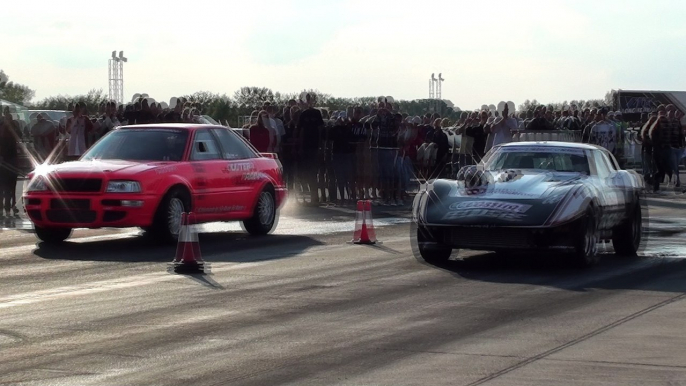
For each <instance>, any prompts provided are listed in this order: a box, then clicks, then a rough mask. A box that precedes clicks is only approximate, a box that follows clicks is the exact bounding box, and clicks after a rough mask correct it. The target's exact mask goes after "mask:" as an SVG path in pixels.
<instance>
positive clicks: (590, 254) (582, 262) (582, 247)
mask: <svg viewBox="0 0 686 386" xmlns="http://www.w3.org/2000/svg"><path fill="white" fill-rule="evenodd" d="M575 237H576V239H575V244H576V245H575V247H576V250H575V251H574V256H573V257H574V263H575V264H576V265H577V266H579V267H583V268H585V267H590V266H593V265H595V264H597V263H598V261H599V257H598V224H597V221H596V213H595V210H594V209H593V207H590V208H588V210H587V211H586V214H585V215H584V217H583V218H582V219H581V220H579V223H578V227H577V230H576V236H575Z"/></svg>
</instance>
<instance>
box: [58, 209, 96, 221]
mask: <svg viewBox="0 0 686 386" xmlns="http://www.w3.org/2000/svg"><path fill="white" fill-rule="evenodd" d="M47 217H48V220H50V221H51V222H56V223H62V224H74V223H80V224H86V223H92V222H95V219H96V217H97V213H96V212H94V211H92V210H49V211H47Z"/></svg>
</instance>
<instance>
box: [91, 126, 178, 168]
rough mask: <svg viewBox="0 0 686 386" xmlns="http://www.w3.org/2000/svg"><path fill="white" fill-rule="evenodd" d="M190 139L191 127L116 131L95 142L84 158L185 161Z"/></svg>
mask: <svg viewBox="0 0 686 386" xmlns="http://www.w3.org/2000/svg"><path fill="white" fill-rule="evenodd" d="M187 140H188V131H187V130H174V129H144V130H137V129H120V130H114V131H112V132H110V133H109V134H108V135H107V136H105V137H104V138H103V139H102V140H100V141H99V142H98V143H97V144H95V145H94V146H93V147H92V148H91V149H90V150H89V151H88V152H87V153H86V154H84V156H83V157H82V158H81V159H82V160H85V161H90V160H94V159H102V160H127V161H181V160H182V159H183V153H184V151H185V150H186V142H187Z"/></svg>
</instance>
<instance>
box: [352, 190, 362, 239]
mask: <svg viewBox="0 0 686 386" xmlns="http://www.w3.org/2000/svg"><path fill="white" fill-rule="evenodd" d="M363 226H364V201H362V200H359V201H357V213H355V232H354V233H353V242H355V243H356V242H359V241H360V237H362V228H363Z"/></svg>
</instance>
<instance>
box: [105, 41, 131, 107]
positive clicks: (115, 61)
mask: <svg viewBox="0 0 686 386" xmlns="http://www.w3.org/2000/svg"><path fill="white" fill-rule="evenodd" d="M127 61H128V59H126V58H125V57H124V51H119V56H117V51H112V58H110V60H109V80H110V82H109V83H110V99H111V100H115V101H117V103H124V63H126V62H127Z"/></svg>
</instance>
